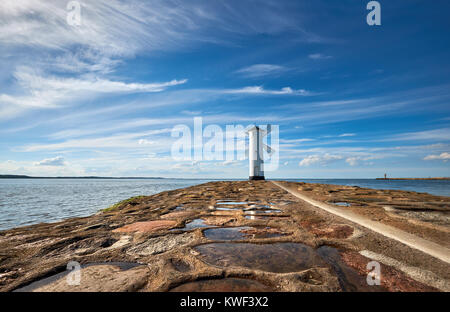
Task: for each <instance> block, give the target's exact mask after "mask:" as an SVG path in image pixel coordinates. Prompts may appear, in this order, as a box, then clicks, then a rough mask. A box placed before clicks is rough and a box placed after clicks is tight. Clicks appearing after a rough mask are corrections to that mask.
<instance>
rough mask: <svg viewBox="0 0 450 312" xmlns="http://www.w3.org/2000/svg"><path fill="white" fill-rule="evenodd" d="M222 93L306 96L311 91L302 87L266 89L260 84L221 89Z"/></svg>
mask: <svg viewBox="0 0 450 312" xmlns="http://www.w3.org/2000/svg"><path fill="white" fill-rule="evenodd" d="M223 93H231V94H262V95H302V96H308V95H312V93H311V92H309V91H306V90H304V89H298V90H294V89H292V88H291V87H285V88H282V89H281V90H268V89H264V88H263V87H262V86H253V87H244V88H241V89H228V90H223Z"/></svg>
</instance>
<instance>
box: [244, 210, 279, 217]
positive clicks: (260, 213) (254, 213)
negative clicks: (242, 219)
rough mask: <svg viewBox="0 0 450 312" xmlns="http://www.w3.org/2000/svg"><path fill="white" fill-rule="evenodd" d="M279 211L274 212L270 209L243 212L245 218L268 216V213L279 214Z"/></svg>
mask: <svg viewBox="0 0 450 312" xmlns="http://www.w3.org/2000/svg"><path fill="white" fill-rule="evenodd" d="M281 212H282V211H281V210H276V209H270V210H250V211H245V213H244V215H245V216H264V214H269V213H281Z"/></svg>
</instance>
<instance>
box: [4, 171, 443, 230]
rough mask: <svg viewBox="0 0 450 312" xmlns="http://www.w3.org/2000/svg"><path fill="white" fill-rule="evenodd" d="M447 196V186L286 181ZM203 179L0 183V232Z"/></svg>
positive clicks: (90, 211)
mask: <svg viewBox="0 0 450 312" xmlns="http://www.w3.org/2000/svg"><path fill="white" fill-rule="evenodd" d="M286 180H289V181H299V182H308V183H325V184H338V185H350V186H360V187H367V188H374V189H394V190H407V191H415V192H426V193H430V194H434V195H442V196H450V180H375V179H286ZM209 181H212V180H206V179H98V178H95V179H70V178H67V179H0V230H6V229H10V228H14V227H19V226H25V225H32V224H37V223H42V222H56V221H60V220H63V219H65V218H71V217H84V216H89V215H92V214H94V213H96V212H98V211H99V210H101V209H104V208H107V207H109V206H111V205H112V204H114V203H117V202H119V201H121V200H124V199H127V198H130V197H132V196H138V195H152V194H156V193H159V192H162V191H167V190H174V189H178V188H184V187H188V186H192V185H197V184H202V183H206V182H209Z"/></svg>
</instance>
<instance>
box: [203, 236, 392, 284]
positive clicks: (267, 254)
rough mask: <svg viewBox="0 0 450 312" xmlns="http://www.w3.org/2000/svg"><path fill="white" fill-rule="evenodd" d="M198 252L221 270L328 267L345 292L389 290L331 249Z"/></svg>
mask: <svg viewBox="0 0 450 312" xmlns="http://www.w3.org/2000/svg"><path fill="white" fill-rule="evenodd" d="M195 250H196V251H198V252H199V253H200V254H201V256H202V260H203V261H204V262H206V263H207V264H210V265H214V266H218V267H230V266H241V267H245V268H249V269H255V270H262V271H267V272H274V273H289V272H298V271H303V270H306V269H310V268H313V267H328V268H330V269H331V272H332V274H334V275H336V276H337V277H338V281H339V285H340V286H341V288H342V290H343V291H385V289H384V288H382V287H380V286H369V285H367V282H366V276H365V275H364V276H363V275H360V274H359V273H358V272H357V271H356V270H354V269H352V268H351V267H349V266H347V265H346V264H345V263H344V262H343V261H342V259H341V256H340V254H339V251H338V250H337V249H335V248H332V247H329V246H322V247H320V248H318V249H317V250H315V249H313V248H311V247H309V246H306V245H304V244H300V243H271V244H252V243H211V244H205V245H200V246H197V247H195Z"/></svg>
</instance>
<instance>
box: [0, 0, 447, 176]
mask: <svg viewBox="0 0 450 312" xmlns="http://www.w3.org/2000/svg"><path fill="white" fill-rule="evenodd" d="M368 2H369V1H366V0H340V1H324V0H314V1H313V0H309V1H307V0H303V1H279V0H277V1H272V0H265V1H242V0H240V1H237V0H236V1H235V0H229V1H215V0H205V1H199V0H192V1H184V0H180V1H170V0H152V1H134V0H129V1H118V0H95V1H94V0H92V1H88V0H85V1H78V2H77V3H79V5H80V11H79V13H80V14H79V16H80V19H79V21H80V23H79V25H77V23H74V19H70V18H69V21H68V14H73V13H74V12H75V11H74V7H73V6H72V4H70V3H69V1H61V0H58V1H56V0H45V1H44V0H21V1H17V0H2V1H1V2H0V151H1V153H0V174H27V175H33V176H93V175H95V176H147V177H148V176H159V177H183V178H246V177H247V176H248V161H247V160H245V159H235V160H225V159H215V160H206V159H201V160H192V159H191V160H179V159H175V158H174V157H173V153H172V148H173V146H174V143H175V142H176V141H177V138H176V137H173V130H174V127H176V126H178V125H185V126H187V127H188V128H189V129H192V131H193V120H194V118H195V117H201V118H202V122H203V127H207V126H209V125H212V126H214V125H215V126H217V127H219V128H220V129H223V130H225V129H226V126H227V125H243V126H244V127H247V126H250V125H252V124H256V125H265V124H268V123H270V124H272V125H276V126H278V127H279V134H278V136H279V144H277V145H276V150H277V152H278V154H279V162H278V168H277V169H276V170H273V171H270V172H266V176H267V177H269V178H375V177H382V176H383V175H384V173H387V174H388V176H390V177H436V176H439V177H441V176H450V161H449V160H450V57H449V55H450V39H449V38H450V34H449V30H450V19H448V12H449V11H450V2H449V1H447V0H435V1H425V0H422V1H421V0H408V1H406V0H405V1H400V0H395V1H393V0H389V1H386V0H385V1H379V3H380V5H381V25H379V26H369V25H368V24H367V22H366V16H367V14H368V13H369V12H370V11H369V10H367V8H366V6H367V3H368ZM75 4H76V3H75ZM69 16H70V17H73V16H74V15H69ZM76 21H77V20H75V22H76ZM207 141H208V138H204V141H203V144H205V142H207ZM268 142H269V143H270V136H269V137H268Z"/></svg>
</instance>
